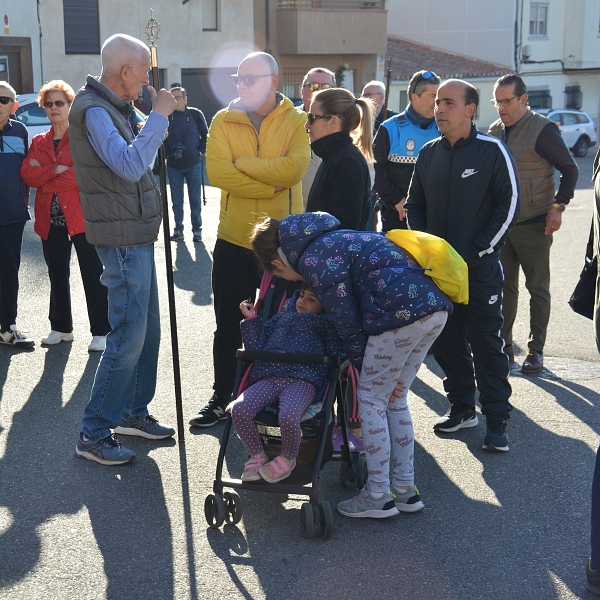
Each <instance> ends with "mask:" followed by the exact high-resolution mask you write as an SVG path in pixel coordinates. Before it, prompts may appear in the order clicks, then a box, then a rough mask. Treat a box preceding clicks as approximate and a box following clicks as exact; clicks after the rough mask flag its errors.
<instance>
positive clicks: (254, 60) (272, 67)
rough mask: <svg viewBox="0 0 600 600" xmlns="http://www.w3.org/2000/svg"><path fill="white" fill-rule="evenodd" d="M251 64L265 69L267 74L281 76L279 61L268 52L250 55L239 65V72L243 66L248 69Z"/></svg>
mask: <svg viewBox="0 0 600 600" xmlns="http://www.w3.org/2000/svg"><path fill="white" fill-rule="evenodd" d="M250 64H251V65H252V66H260V67H264V68H266V69H267V71H265V72H269V73H272V74H273V75H279V67H278V66H277V61H276V60H275V59H274V58H273V57H272V56H271V55H270V54H267V53H266V52H252V53H251V54H248V56H246V57H245V58H244V59H243V60H242V62H241V63H240V64H239V67H238V72H239V69H240V68H241V66H242V65H244V66H246V67H247V66H248V65H250Z"/></svg>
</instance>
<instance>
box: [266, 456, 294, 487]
mask: <svg viewBox="0 0 600 600" xmlns="http://www.w3.org/2000/svg"><path fill="white" fill-rule="evenodd" d="M295 466H296V460H295V459H294V460H293V461H292V462H291V463H290V462H289V461H288V459H287V458H284V457H283V456H278V457H277V458H275V459H273V460H272V461H271V462H269V463H267V464H266V465H263V466H262V467H259V468H258V472H259V473H260V476H261V477H262V478H263V479H264V480H265V481H268V482H269V483H277V482H278V481H281V480H282V479H285V478H286V477H289V476H290V475H291V473H292V471H293V470H294V467H295Z"/></svg>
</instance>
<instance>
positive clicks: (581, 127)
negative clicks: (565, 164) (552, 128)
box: [536, 108, 598, 156]
mask: <svg viewBox="0 0 600 600" xmlns="http://www.w3.org/2000/svg"><path fill="white" fill-rule="evenodd" d="M536 112H539V113H540V114H542V115H545V116H546V117H548V118H549V119H550V120H551V121H554V122H555V123H556V124H557V125H558V128H559V129H560V133H561V134H562V136H563V139H564V140H565V144H566V145H567V147H568V148H569V149H570V150H571V152H572V153H573V154H574V155H575V156H585V155H586V154H587V153H588V148H591V147H592V146H595V145H596V142H597V140H598V136H597V129H596V123H594V120H593V119H592V117H590V115H588V114H587V113H586V112H583V111H582V110H575V109H573V108H552V109H540V110H536Z"/></svg>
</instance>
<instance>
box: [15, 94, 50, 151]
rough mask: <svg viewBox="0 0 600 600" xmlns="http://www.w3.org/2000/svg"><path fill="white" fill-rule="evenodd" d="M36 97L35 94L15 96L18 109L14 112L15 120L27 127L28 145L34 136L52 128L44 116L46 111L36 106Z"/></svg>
mask: <svg viewBox="0 0 600 600" xmlns="http://www.w3.org/2000/svg"><path fill="white" fill-rule="evenodd" d="M37 97H38V95H37V94H20V95H19V96H17V102H18V103H19V108H17V110H16V112H15V115H16V119H17V121H21V123H23V125H25V126H26V127H27V132H28V133H29V143H31V138H33V136H34V135H37V134H38V133H45V132H46V131H48V130H49V129H50V127H51V126H52V123H50V119H49V118H48V117H47V116H46V111H45V110H44V109H43V108H42V107H41V106H38V103H37Z"/></svg>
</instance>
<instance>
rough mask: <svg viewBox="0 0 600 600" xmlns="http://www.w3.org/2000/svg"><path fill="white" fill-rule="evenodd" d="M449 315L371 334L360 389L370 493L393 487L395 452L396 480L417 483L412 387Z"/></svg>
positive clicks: (403, 482)
mask: <svg viewBox="0 0 600 600" xmlns="http://www.w3.org/2000/svg"><path fill="white" fill-rule="evenodd" d="M447 319H448V313H447V312H444V311H443V312H436V313H433V314H432V315H428V316H426V317H424V318H423V319H421V320H419V321H415V322H414V323H411V324H410V325H407V326H406V327H401V328H399V329H394V330H391V331H386V332H385V333H382V334H380V335H372V336H370V337H369V340H368V342H367V349H366V350H365V356H364V359H363V365H362V370H361V372H360V379H359V380H358V389H357V393H358V403H359V407H360V415H361V420H362V432H363V440H364V442H365V454H366V459H367V467H368V469H369V489H370V490H371V491H372V492H389V491H390V459H391V457H392V455H393V463H392V483H393V484H394V485H397V486H412V485H414V466H413V458H414V447H415V440H414V429H413V424H412V419H411V418H410V411H409V410H408V400H407V399H408V390H409V388H410V386H411V384H412V382H413V380H414V378H415V377H416V375H417V372H418V370H419V367H420V366H421V363H422V362H423V360H424V359H425V356H426V355H427V351H428V350H429V348H430V347H431V345H432V344H433V342H434V341H435V339H436V338H437V337H438V335H439V334H440V333H441V332H442V329H443V328H444V325H445V324H446V320H447ZM398 382H401V385H402V386H403V387H404V392H403V393H402V395H401V397H400V398H391V396H392V392H393V391H394V389H395V387H396V385H397V384H398ZM392 449H393V452H392Z"/></svg>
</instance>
